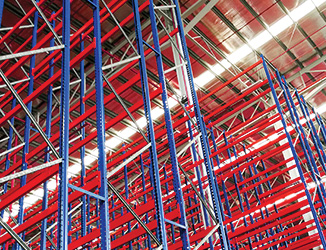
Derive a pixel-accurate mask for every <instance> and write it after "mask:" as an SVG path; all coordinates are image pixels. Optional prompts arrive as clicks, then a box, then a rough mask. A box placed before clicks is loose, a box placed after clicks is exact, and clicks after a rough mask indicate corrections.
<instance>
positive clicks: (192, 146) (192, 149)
mask: <svg viewBox="0 0 326 250" xmlns="http://www.w3.org/2000/svg"><path fill="white" fill-rule="evenodd" d="M187 127H188V129H189V137H190V140H191V141H192V140H193V139H194V137H193V132H192V129H191V124H190V121H187ZM191 153H192V157H193V162H196V161H197V151H196V148H195V143H192V144H191ZM195 170H196V176H197V180H198V186H199V193H200V196H201V197H202V199H203V200H204V201H206V198H205V194H204V189H203V183H202V181H201V173H200V170H199V167H198V166H196V167H195ZM202 210H203V214H204V221H205V225H206V226H209V218H208V214H207V210H206V208H205V207H204V206H202ZM208 242H209V246H210V248H211V249H214V246H213V239H212V237H209V238H208Z"/></svg>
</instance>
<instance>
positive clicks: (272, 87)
mask: <svg viewBox="0 0 326 250" xmlns="http://www.w3.org/2000/svg"><path fill="white" fill-rule="evenodd" d="M261 58H262V61H263V66H264V70H265V73H266V76H267V79H268V83H269V86H270V89H271V92H272V95H273V99H274V101H275V103H276V107H277V110H278V113H279V114H280V116H281V122H282V125H283V128H284V132H285V134H286V137H287V140H288V143H289V145H290V148H291V152H292V155H293V158H294V161H295V164H296V166H297V169H298V172H299V175H300V179H301V181H302V183H303V185H304V187H305V194H306V197H307V200H308V203H309V207H310V209H311V213H312V215H313V218H314V221H315V224H316V227H317V231H318V234H319V237H320V240H321V243H322V245H323V248H326V241H325V237H324V234H323V231H322V228H321V226H320V224H319V221H318V216H317V213H316V210H315V208H314V205H313V202H312V199H311V196H310V193H309V191H308V189H307V183H306V180H305V178H304V175H303V172H302V169H301V165H300V162H299V159H298V156H297V154H296V151H295V148H294V145H293V143H292V139H291V136H290V134H289V132H288V131H287V129H286V128H287V125H286V122H285V120H284V117H283V113H282V108H281V105H280V103H279V101H278V98H277V94H276V91H275V89H274V85H273V81H272V78H271V76H270V74H269V71H268V68H267V65H266V62H265V58H264V57H263V56H261Z"/></svg>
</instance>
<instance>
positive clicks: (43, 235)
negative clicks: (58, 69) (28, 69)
mask: <svg viewBox="0 0 326 250" xmlns="http://www.w3.org/2000/svg"><path fill="white" fill-rule="evenodd" d="M53 15H54V12H52V16H53ZM51 25H52V27H53V28H54V27H55V21H54V20H53V21H52V23H51ZM53 46H54V38H52V39H51V41H50V47H53ZM52 53H53V51H51V52H50V55H51V54H52ZM53 62H54V59H51V60H50V63H49V66H50V69H49V78H51V77H52V76H53V73H54V67H53ZM52 89H53V86H52V85H50V87H49V90H48V98H47V106H46V124H45V134H46V136H47V137H48V138H50V137H51V119H52V93H53V91H52ZM49 151H50V148H49V147H47V148H46V149H45V152H46V154H45V157H44V162H49V161H50V152H49ZM47 208H48V190H47V181H46V182H44V184H43V201H42V210H43V211H44V210H45V209H47ZM46 228H47V218H45V219H44V220H43V221H42V226H41V242H40V249H46Z"/></svg>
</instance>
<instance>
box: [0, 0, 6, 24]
mask: <svg viewBox="0 0 326 250" xmlns="http://www.w3.org/2000/svg"><path fill="white" fill-rule="evenodd" d="M4 4H5V0H0V28H1V27H2V14H3V7H4Z"/></svg>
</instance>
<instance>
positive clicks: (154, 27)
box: [149, 0, 190, 249]
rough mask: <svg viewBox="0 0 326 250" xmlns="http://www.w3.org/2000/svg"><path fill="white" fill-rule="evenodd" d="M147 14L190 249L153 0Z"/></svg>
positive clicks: (175, 184)
mask: <svg viewBox="0 0 326 250" xmlns="http://www.w3.org/2000/svg"><path fill="white" fill-rule="evenodd" d="M149 14H150V19H151V26H152V35H153V42H154V47H155V57H156V64H157V71H158V75H159V80H160V84H161V87H162V103H163V109H164V118H165V126H166V131H167V138H168V144H169V150H170V159H171V170H172V175H173V180H172V182H173V189H174V192H175V195H176V199H177V202H178V204H179V209H180V219H179V221H180V224H181V225H183V226H184V227H185V228H179V230H180V235H181V240H182V243H183V249H190V241H189V232H188V224H187V218H186V210H185V204H184V199H183V194H182V188H181V180H180V173H179V168H178V161H177V153H176V148H175V141H174V134H173V126H172V119H171V113H170V108H169V105H168V94H167V89H166V83H165V77H164V70H163V62H162V54H161V48H160V43H159V36H158V31H157V23H156V16H155V9H154V2H153V0H149Z"/></svg>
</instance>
